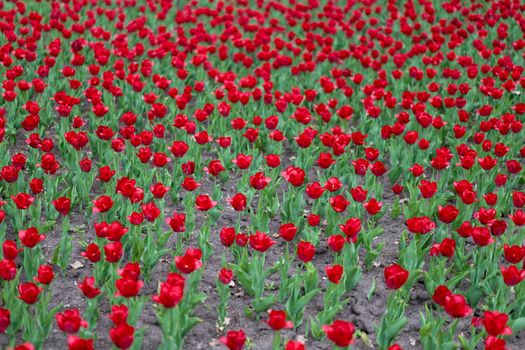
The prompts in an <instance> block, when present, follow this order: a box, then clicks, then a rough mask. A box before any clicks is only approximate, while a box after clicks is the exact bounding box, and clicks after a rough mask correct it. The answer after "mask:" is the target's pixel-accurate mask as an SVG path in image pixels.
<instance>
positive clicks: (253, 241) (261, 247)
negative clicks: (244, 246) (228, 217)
mask: <svg viewBox="0 0 525 350" xmlns="http://www.w3.org/2000/svg"><path fill="white" fill-rule="evenodd" d="M249 240H250V247H252V248H253V249H255V250H257V251H258V252H261V253H264V252H265V251H267V250H268V249H269V248H270V247H271V246H272V245H274V244H275V242H274V241H273V240H272V239H271V238H270V237H269V236H268V235H267V234H266V233H263V232H259V231H257V232H256V233H255V234H253V235H251V236H250V238H249Z"/></svg>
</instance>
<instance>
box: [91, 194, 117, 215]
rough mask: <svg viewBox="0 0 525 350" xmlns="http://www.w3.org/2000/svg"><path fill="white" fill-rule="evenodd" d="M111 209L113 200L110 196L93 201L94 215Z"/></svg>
mask: <svg viewBox="0 0 525 350" xmlns="http://www.w3.org/2000/svg"><path fill="white" fill-rule="evenodd" d="M112 207H113V199H111V197H110V196H106V195H103V196H100V197H98V198H97V199H95V200H94V201H93V212H94V213H105V212H107V211H109V210H110V209H111V208H112Z"/></svg>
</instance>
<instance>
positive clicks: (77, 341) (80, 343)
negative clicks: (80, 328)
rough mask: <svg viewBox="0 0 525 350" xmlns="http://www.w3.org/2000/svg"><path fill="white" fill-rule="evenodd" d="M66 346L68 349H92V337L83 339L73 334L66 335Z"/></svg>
mask: <svg viewBox="0 0 525 350" xmlns="http://www.w3.org/2000/svg"><path fill="white" fill-rule="evenodd" d="M67 346H68V348H69V350H94V349H95V347H94V345H93V339H84V338H80V337H77V336H75V335H70V336H68V337H67Z"/></svg>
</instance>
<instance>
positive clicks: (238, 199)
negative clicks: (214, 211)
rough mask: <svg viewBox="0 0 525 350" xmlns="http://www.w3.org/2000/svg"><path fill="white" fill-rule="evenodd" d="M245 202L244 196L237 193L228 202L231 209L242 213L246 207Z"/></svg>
mask: <svg viewBox="0 0 525 350" xmlns="http://www.w3.org/2000/svg"><path fill="white" fill-rule="evenodd" d="M246 201H247V199H246V196H245V195H244V194H242V193H237V194H235V195H234V196H233V197H232V198H231V199H230V200H229V201H228V202H229V203H230V205H231V206H232V207H233V209H235V210H236V211H244V210H246V205H247V202H246Z"/></svg>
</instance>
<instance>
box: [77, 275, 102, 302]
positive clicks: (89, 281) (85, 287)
mask: <svg viewBox="0 0 525 350" xmlns="http://www.w3.org/2000/svg"><path fill="white" fill-rule="evenodd" d="M78 288H79V289H80V290H81V291H82V294H84V296H85V297H86V298H88V299H93V298H94V297H96V296H97V295H99V294H100V289H98V288H97V287H95V277H84V281H83V282H82V283H79V284H78Z"/></svg>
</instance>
